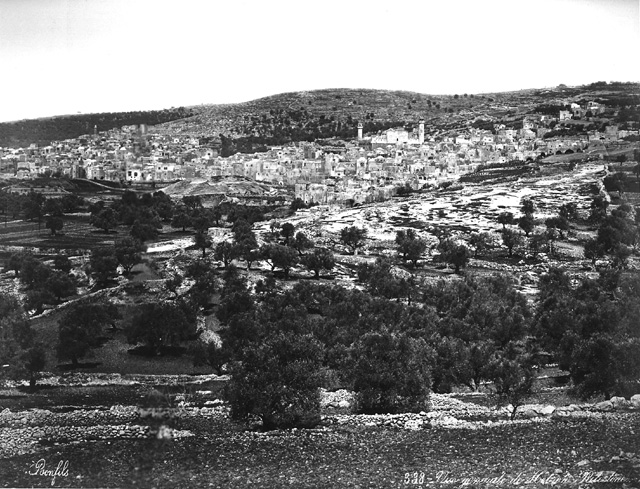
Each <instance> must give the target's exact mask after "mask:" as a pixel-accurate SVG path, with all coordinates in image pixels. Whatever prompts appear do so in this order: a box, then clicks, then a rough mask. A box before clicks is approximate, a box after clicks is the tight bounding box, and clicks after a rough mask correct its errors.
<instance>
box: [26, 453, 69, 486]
mask: <svg viewBox="0 0 640 489" xmlns="http://www.w3.org/2000/svg"><path fill="white" fill-rule="evenodd" d="M29 468H30V469H32V470H29V471H28V472H27V474H29V475H38V476H42V477H51V485H52V486H53V485H54V484H55V483H56V477H69V461H68V460H60V461H59V462H58V465H57V466H56V468H55V469H52V468H47V461H46V460H45V459H43V458H41V459H40V460H38V461H37V462H33V463H32V464H31V465H30V466H29Z"/></svg>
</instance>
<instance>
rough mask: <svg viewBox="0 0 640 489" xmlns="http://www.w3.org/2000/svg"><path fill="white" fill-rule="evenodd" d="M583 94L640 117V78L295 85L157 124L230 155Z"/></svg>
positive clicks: (437, 123) (487, 115)
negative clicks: (572, 82)
mask: <svg viewBox="0 0 640 489" xmlns="http://www.w3.org/2000/svg"><path fill="white" fill-rule="evenodd" d="M580 100H596V101H600V102H603V103H605V104H606V105H608V106H613V107H620V108H623V107H627V109H626V110H629V111H631V114H630V120H638V111H637V105H638V103H639V102H640V85H639V84H637V83H610V84H605V83H602V82H598V83H594V84H591V85H587V86H583V87H565V86H559V87H555V88H545V89H528V90H519V91H515V92H501V93H486V94H454V95H427V94H422V93H416V92H406V91H389V90H372V89H338V88H335V89H325V90H314V91H306V92H291V93H283V94H279V95H273V96H270V97H264V98H261V99H257V100H253V101H250V102H244V103H239V104H225V105H203V106H199V107H192V108H191V109H192V110H193V111H194V112H197V114H196V115H193V116H191V117H187V118H185V119H180V120H175V121H171V122H167V123H165V124H161V125H159V126H157V127H156V128H155V130H156V131H158V132H161V133H167V134H197V135H200V136H205V137H207V136H208V137H210V138H212V139H215V140H216V141H217V142H219V143H221V144H222V153H223V155H225V154H227V153H228V154H232V153H234V152H236V151H246V152H251V151H255V150H259V149H260V147H261V146H264V145H278V144H284V143H287V142H291V141H314V140H316V139H328V138H342V139H351V138H353V137H355V135H356V125H357V123H358V122H362V123H363V124H364V132H365V134H366V133H375V132H377V131H379V130H383V129H386V128H388V127H394V126H402V125H404V126H406V127H407V128H408V129H412V128H413V127H414V126H415V125H417V122H418V120H419V119H421V118H422V119H425V121H426V122H427V131H429V128H430V127H431V128H432V130H449V129H456V128H461V127H464V126H467V125H468V124H483V123H485V124H486V123H491V122H496V121H500V122H505V123H507V124H509V123H513V122H517V121H521V120H522V118H523V116H524V115H525V114H527V113H532V112H534V110H535V109H536V107H538V106H541V105H551V106H556V105H557V106H562V105H564V104H568V103H570V102H573V101H580ZM218 138H219V141H218Z"/></svg>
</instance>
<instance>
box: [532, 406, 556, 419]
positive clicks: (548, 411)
mask: <svg viewBox="0 0 640 489" xmlns="http://www.w3.org/2000/svg"><path fill="white" fill-rule="evenodd" d="M555 410H556V407H555V406H550V405H549V406H542V407H539V408H536V409H535V411H536V412H537V413H538V414H539V415H540V416H551V415H552V414H553V413H554V412H555Z"/></svg>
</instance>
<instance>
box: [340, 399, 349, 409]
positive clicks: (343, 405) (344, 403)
mask: <svg viewBox="0 0 640 489" xmlns="http://www.w3.org/2000/svg"><path fill="white" fill-rule="evenodd" d="M338 407H340V408H345V409H347V408H350V407H351V403H350V402H349V401H347V400H344V399H343V400H342V401H340V402H339V403H338Z"/></svg>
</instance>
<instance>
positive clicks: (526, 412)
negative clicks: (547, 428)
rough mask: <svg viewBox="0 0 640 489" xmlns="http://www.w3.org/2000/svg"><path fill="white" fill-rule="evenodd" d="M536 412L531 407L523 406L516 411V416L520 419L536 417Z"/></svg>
mask: <svg viewBox="0 0 640 489" xmlns="http://www.w3.org/2000/svg"><path fill="white" fill-rule="evenodd" d="M537 417H538V412H537V411H536V410H533V409H531V408H525V409H523V410H522V411H516V418H520V419H532V418H537Z"/></svg>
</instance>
